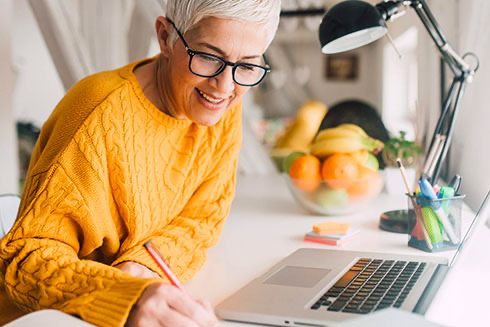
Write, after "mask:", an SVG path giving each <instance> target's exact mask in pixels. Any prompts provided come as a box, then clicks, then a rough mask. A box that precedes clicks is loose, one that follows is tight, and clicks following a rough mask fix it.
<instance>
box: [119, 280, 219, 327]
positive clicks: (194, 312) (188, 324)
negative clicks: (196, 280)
mask: <svg viewBox="0 0 490 327" xmlns="http://www.w3.org/2000/svg"><path fill="white" fill-rule="evenodd" d="M216 325H217V319H216V316H215V315H214V312H213V309H212V307H211V305H210V304H209V303H208V302H204V301H202V300H194V299H192V298H190V297H189V296H187V295H186V294H184V293H183V292H181V291H180V290H179V289H178V288H176V287H175V286H173V285H170V284H158V283H157V284H151V285H149V286H148V287H147V288H146V289H145V290H144V291H143V293H142V294H141V296H140V298H139V299H138V302H136V303H135V305H134V306H133V308H132V310H131V313H130V314H129V317H128V320H127V323H126V326H128V327H143V326H144V327H146V326H165V327H174V326H179V327H213V326H216Z"/></svg>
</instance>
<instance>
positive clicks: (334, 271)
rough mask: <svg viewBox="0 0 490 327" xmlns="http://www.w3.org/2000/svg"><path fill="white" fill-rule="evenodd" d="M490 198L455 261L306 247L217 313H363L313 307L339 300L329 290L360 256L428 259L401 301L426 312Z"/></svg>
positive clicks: (295, 319) (282, 321) (489, 206)
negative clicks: (321, 302)
mask: <svg viewBox="0 0 490 327" xmlns="http://www.w3.org/2000/svg"><path fill="white" fill-rule="evenodd" d="M489 202H490V192H489V194H487V196H486V198H485V200H484V201H483V204H482V206H481V207H480V209H479V211H478V213H477V215H476V217H475V219H474V220H473V222H472V224H471V226H470V227H469V229H468V232H467V233H466V235H465V237H464V239H463V240H462V242H461V244H460V246H459V248H458V250H457V252H456V254H455V256H454V257H453V259H452V260H451V262H450V263H448V262H447V259H446V258H438V257H433V258H427V257H426V256H413V255H393V254H383V253H369V252H357V251H355V252H354V251H340V250H327V249H313V248H301V249H298V250H297V251H295V252H293V253H292V254H290V255H289V256H287V257H286V258H284V259H283V260H281V261H280V262H279V263H277V264H276V265H274V266H273V267H272V268H270V269H269V270H268V271H267V272H266V273H265V274H263V275H262V276H260V277H258V278H256V279H255V280H253V281H251V282H250V283H249V284H247V285H246V286H244V287H243V288H242V289H240V290H238V291H237V292H236V293H234V294H233V295H231V296H230V297H228V298H227V299H225V300H224V301H223V302H221V303H220V304H219V305H218V306H217V307H216V312H217V314H218V316H219V317H220V318H222V319H225V320H231V321H240V322H250V323H258V324H266V325H274V326H317V327H318V326H328V324H329V323H333V324H335V323H336V322H341V321H344V320H346V319H350V318H353V317H359V314H358V313H348V312H342V311H329V310H328V308H329V307H325V306H320V307H319V308H318V306H317V309H312V308H313V307H314V306H315V304H316V303H318V302H319V301H320V300H321V299H323V300H322V301H331V302H334V301H335V300H336V298H335V297H334V298H328V296H326V293H327V292H330V291H331V290H332V289H333V288H332V287H335V286H338V285H341V286H345V287H348V285H349V282H350V281H351V280H352V278H351V277H352V276H353V275H354V274H355V271H352V270H351V269H355V267H356V266H357V265H358V261H359V260H361V261H362V260H365V259H367V258H369V259H373V260H377V259H382V260H394V261H395V262H396V261H405V262H406V263H407V264H408V263H410V262H421V263H425V264H424V268H423V270H422V273H421V274H420V275H419V276H418V278H417V279H416V281H415V283H414V284H413V286H412V288H411V291H410V292H409V293H408V296H406V298H405V300H404V301H403V304H401V305H400V309H403V310H407V311H413V312H417V313H421V314H423V313H425V311H426V310H427V308H428V306H429V304H430V302H431V300H432V299H433V297H434V296H435V294H436V292H437V290H438V289H439V286H440V285H441V283H442V281H443V280H444V277H445V276H446V274H447V272H448V269H449V268H450V267H451V266H452V265H453V264H454V262H455V260H456V258H457V257H458V254H459V253H460V252H461V250H462V247H463V245H464V244H465V243H466V242H467V240H468V238H469V237H470V236H471V234H472V232H473V230H474V227H475V226H477V225H478V222H479V221H481V220H482V219H485V218H488V216H489V212H490V203H489ZM371 262H374V261H371ZM413 265H416V264H415V263H414V264H413ZM417 265H418V264H417ZM418 267H420V265H419V266H418ZM327 294H328V293H327Z"/></svg>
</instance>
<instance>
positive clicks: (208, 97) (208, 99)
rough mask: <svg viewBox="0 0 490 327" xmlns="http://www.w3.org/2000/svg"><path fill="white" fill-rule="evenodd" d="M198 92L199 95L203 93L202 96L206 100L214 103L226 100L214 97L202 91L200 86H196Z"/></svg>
mask: <svg viewBox="0 0 490 327" xmlns="http://www.w3.org/2000/svg"><path fill="white" fill-rule="evenodd" d="M196 90H197V92H198V93H199V95H201V97H202V98H203V99H204V100H206V101H207V102H210V103H212V104H220V103H222V102H223V101H225V99H216V98H213V97H211V96H209V95H207V94H205V93H204V92H202V91H201V90H199V89H198V88H196Z"/></svg>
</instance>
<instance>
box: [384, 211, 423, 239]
mask: <svg viewBox="0 0 490 327" xmlns="http://www.w3.org/2000/svg"><path fill="white" fill-rule="evenodd" d="M413 214H414V212H413V210H411V209H410V210H392V211H387V212H383V213H382V214H381V216H380V218H379V228H380V229H381V230H384V231H387V232H392V233H400V234H406V233H407V229H408V217H409V215H413Z"/></svg>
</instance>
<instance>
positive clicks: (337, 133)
mask: <svg viewBox="0 0 490 327" xmlns="http://www.w3.org/2000/svg"><path fill="white" fill-rule="evenodd" d="M336 137H353V138H356V137H359V134H357V132H355V131H353V130H350V129H346V128H339V127H333V128H327V129H324V130H322V131H320V133H318V135H317V136H316V139H315V142H319V141H322V140H326V139H329V138H336Z"/></svg>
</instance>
